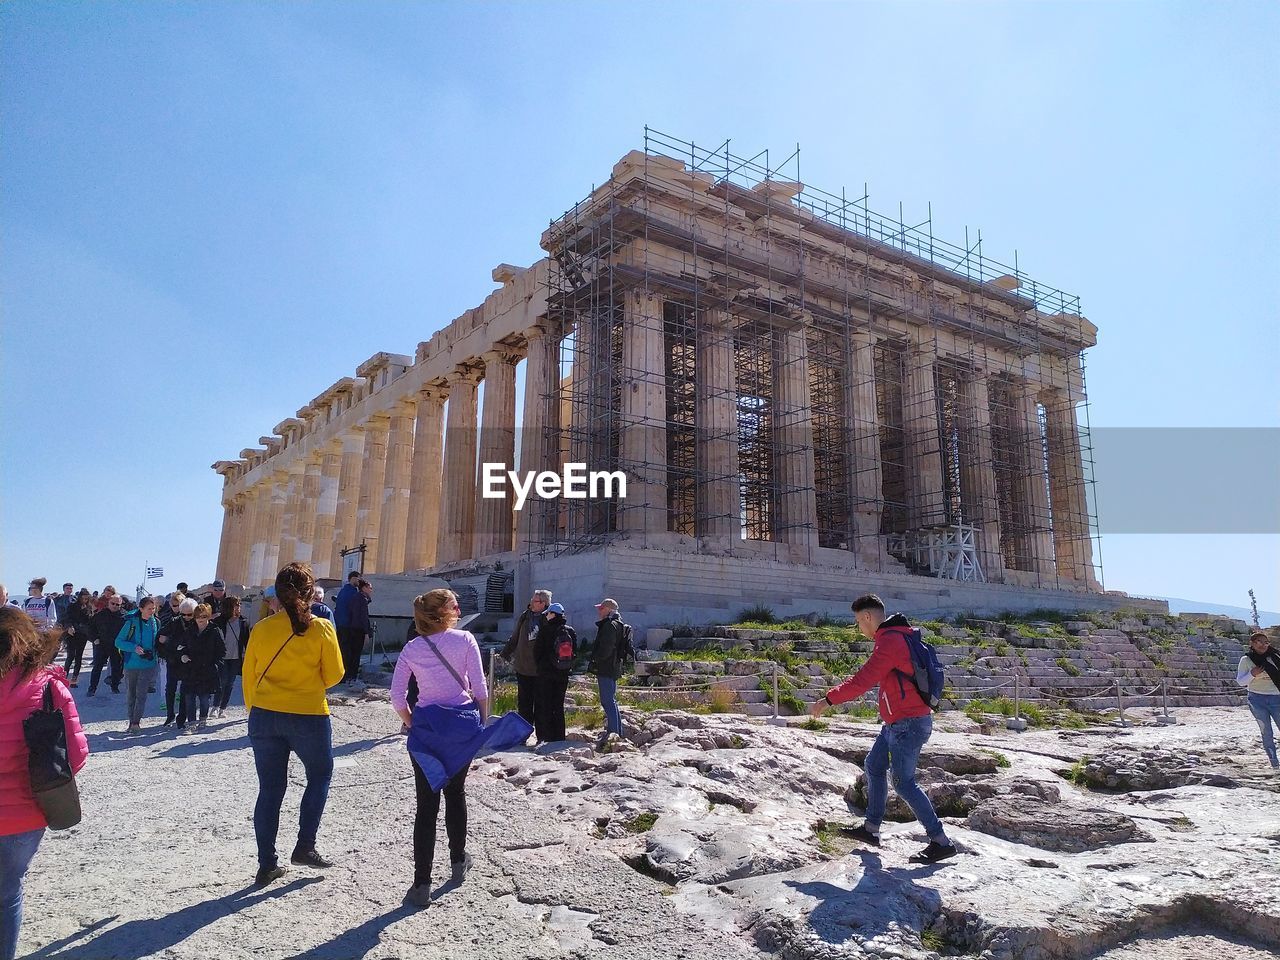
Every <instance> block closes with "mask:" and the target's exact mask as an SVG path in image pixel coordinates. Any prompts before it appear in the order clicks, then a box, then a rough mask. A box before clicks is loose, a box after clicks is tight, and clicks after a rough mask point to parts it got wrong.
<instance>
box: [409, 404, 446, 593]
mask: <svg viewBox="0 0 1280 960" xmlns="http://www.w3.org/2000/svg"><path fill="white" fill-rule="evenodd" d="M448 399H449V390H448V388H447V387H445V386H435V385H432V386H426V387H423V388H422V390H421V392H420V393H419V394H418V418H417V423H416V425H415V432H414V437H413V471H412V475H411V476H410V479H409V519H408V522H407V525H406V526H407V534H406V539H405V548H404V568H405V570H422V569H425V568H426V567H430V566H433V565H434V564H435V562H436V548H437V547H438V545H439V544H438V540H439V537H440V494H441V486H442V484H443V482H444V460H443V457H444V442H443V440H444V437H443V434H444V403H445V401H446V400H448Z"/></svg>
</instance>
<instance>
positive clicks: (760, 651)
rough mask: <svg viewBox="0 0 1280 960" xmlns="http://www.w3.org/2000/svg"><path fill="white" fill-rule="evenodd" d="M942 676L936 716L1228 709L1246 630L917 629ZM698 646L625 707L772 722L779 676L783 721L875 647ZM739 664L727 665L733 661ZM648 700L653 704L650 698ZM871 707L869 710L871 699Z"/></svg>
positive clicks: (765, 636) (985, 624) (821, 643)
mask: <svg viewBox="0 0 1280 960" xmlns="http://www.w3.org/2000/svg"><path fill="white" fill-rule="evenodd" d="M919 626H921V628H922V629H923V630H924V633H925V639H926V640H928V641H929V642H930V643H932V644H933V645H934V646H935V647H936V649H937V651H938V656H939V659H940V660H941V661H942V663H943V665H944V666H945V668H946V672H947V694H948V695H947V697H946V699H945V700H944V704H943V705H944V708H962V707H964V706H965V705H966V704H968V703H969V702H971V701H973V700H975V699H991V698H995V697H1008V698H1010V699H1012V698H1013V696H1014V689H1015V681H1016V686H1017V693H1018V696H1019V697H1020V698H1021V699H1022V700H1023V702H1026V703H1031V704H1035V705H1037V706H1048V707H1057V706H1065V707H1070V708H1073V709H1077V710H1082V711H1083V710H1088V711H1095V712H1101V711H1106V710H1114V709H1116V708H1117V707H1118V706H1119V705H1120V702H1119V701H1118V700H1117V696H1116V685H1117V684H1118V685H1119V691H1120V697H1121V699H1122V700H1123V705H1124V707H1126V708H1132V707H1160V706H1162V705H1164V704H1166V703H1167V705H1168V706H1169V707H1207V706H1236V705H1239V704H1241V703H1242V702H1243V700H1244V693H1243V690H1242V688H1240V687H1239V686H1238V685H1237V684H1236V682H1235V672H1236V665H1237V662H1238V661H1239V658H1240V656H1241V654H1242V652H1243V649H1244V645H1245V638H1246V637H1247V636H1248V633H1249V627H1248V625H1247V624H1245V623H1244V622H1243V621H1239V620H1225V619H1221V618H1216V619H1214V618H1200V617H1197V616H1196V615H1190V616H1183V617H1177V616H1166V615H1157V614H1145V613H1144V614H1143V615H1142V616H1140V617H1126V616H1124V615H1119V614H1112V613H1101V614H1095V615H1092V616H1090V617H1089V619H1081V620H1068V621H1065V622H1049V621H1008V622H1006V621H995V620H979V619H960V620H957V621H954V622H949V623H946V622H937V621H926V622H925V623H923V624H919ZM694 632H695V633H697V634H698V635H697V636H686V637H676V638H672V640H670V641H669V642H668V644H667V646H668V647H669V648H670V652H674V651H681V652H684V653H685V654H686V656H688V655H689V654H691V653H692V655H693V656H695V657H696V652H697V651H699V650H705V651H708V656H707V658H706V659H686V658H681V659H671V658H670V652H668V651H657V652H644V653H643V654H642V656H643V657H644V659H642V660H641V661H640V662H638V663H637V664H636V676H635V678H632V679H630V680H629V681H628V682H627V684H626V685H627V686H632V687H642V688H644V689H638V690H632V691H631V692H630V694H631V696H633V697H636V698H644V697H646V696H652V697H655V698H661V697H663V696H664V694H665V695H676V694H678V695H679V696H682V697H688V698H690V699H692V700H694V701H704V702H705V701H707V700H709V699H712V698H713V697H714V698H717V699H719V701H720V705H721V707H723V706H724V701H725V699H727V698H726V697H725V695H724V694H714V695H713V694H710V693H709V692H708V691H709V690H711V689H713V688H719V689H721V690H726V691H732V701H733V702H732V704H731V705H730V706H729V707H728V709H729V710H732V711H735V712H740V713H746V714H750V715H755V716H761V715H769V714H772V713H773V695H772V686H773V680H772V676H773V671H774V669H775V660H770V659H762V658H765V657H769V656H774V657H775V658H776V660H777V661H781V662H782V663H781V664H780V665H778V667H777V671H778V677H779V688H780V692H781V696H780V698H779V699H780V701H782V702H781V704H780V710H779V712H780V713H782V714H784V715H785V714H792V713H795V712H796V711H795V710H794V709H790V708H788V706H787V704H788V703H790V704H791V707H795V706H796V704H795V703H794V701H793V700H792V698H798V699H799V700H801V701H804V702H806V703H807V702H812V701H813V700H816V699H818V698H819V697H821V696H822V695H823V694H824V693H825V692H826V691H827V690H828V689H830V688H831V687H832V686H834V685H835V684H837V683H839V682H840V681H841V680H843V679H845V677H846V676H848V675H849V673H850V672H852V670H853V669H856V666H857V665H859V664H861V662H862V661H864V660H865V659H866V657H867V655H868V654H869V653H870V650H871V644H870V642H869V641H867V640H865V639H861V638H858V637H857V635H856V634H855V633H853V632H852V631H841V632H838V633H836V634H835V635H834V636H833V632H832V631H819V630H816V629H747V628H740V627H707V628H702V629H700V630H696V631H694ZM731 651H732V652H738V653H739V654H740V655H741V656H740V657H738V658H735V657H734V656H733V653H732V652H731ZM649 691H652V693H649ZM867 702H868V704H870V705H873V704H874V700H873V699H871V698H868V701H867Z"/></svg>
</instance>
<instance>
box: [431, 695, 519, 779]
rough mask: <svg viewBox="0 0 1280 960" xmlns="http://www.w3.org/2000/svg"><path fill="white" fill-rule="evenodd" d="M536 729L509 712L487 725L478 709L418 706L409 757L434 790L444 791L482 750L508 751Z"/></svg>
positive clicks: (437, 705)
mask: <svg viewBox="0 0 1280 960" xmlns="http://www.w3.org/2000/svg"><path fill="white" fill-rule="evenodd" d="M531 733H533V726H532V725H531V724H530V723H529V721H528V720H526V719H525V718H524V717H522V716H520V714H518V713H508V714H504V715H503V716H501V717H499V718H498V719H497V720H496V721H494V722H493V723H491V724H489V726H487V727H486V726H484V725H482V724H481V723H480V711H479V710H478V709H477V708H475V707H446V706H441V705H440V704H436V703H430V704H427V705H426V706H421V707H415V708H414V710H413V723H412V724H411V725H410V727H409V743H408V746H409V756H411V757H413V759H414V760H415V761H416V762H417V764H418V767H419V768H420V769H421V770H422V774H423V776H425V777H426V778H427V783H429V784H431V789H432V790H440V789H442V788H443V787H444V785H445V784H446V783H447V782H448V781H449V779H450V778H451V777H452V776H453V775H454V774H456V773H458V772H459V771H461V770H464V769H465V768H466V767H467V765H468V764H470V763H471V761H472V760H474V759H475V758H476V755H477V754H478V753H480V751H481V750H504V749H506V748H507V747H514V746H516V745H517V744H521V743H524V742H525V740H526V739H528V737H529V734H531Z"/></svg>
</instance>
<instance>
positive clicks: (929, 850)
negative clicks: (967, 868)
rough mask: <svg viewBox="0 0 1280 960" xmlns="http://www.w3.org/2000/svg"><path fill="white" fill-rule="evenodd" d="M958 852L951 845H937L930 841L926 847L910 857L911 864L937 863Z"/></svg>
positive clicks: (935, 842)
mask: <svg viewBox="0 0 1280 960" xmlns="http://www.w3.org/2000/svg"><path fill="white" fill-rule="evenodd" d="M959 852H960V851H959V850H957V849H956V847H955V844H953V843H938V842H937V841H935V840H930V841H929V845H928V846H927V847H925V848H924V849H923V850H921V851H920V852H919V853H917V854H915V855H914V856H912V857H911V862H912V863H937V862H938V861H939V860H946V859H948V858H950V857H954V856H955V855H956V854H957V853H959Z"/></svg>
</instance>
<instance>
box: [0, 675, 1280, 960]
mask: <svg viewBox="0 0 1280 960" xmlns="http://www.w3.org/2000/svg"><path fill="white" fill-rule="evenodd" d="M384 698H385V691H379V690H376V689H372V690H370V691H368V692H366V693H364V694H363V695H361V696H359V697H356V696H336V697H334V698H333V701H334V706H333V717H334V734H335V741H336V750H335V752H336V754H337V758H338V759H337V769H336V770H335V775H334V781H333V788H332V792H331V794H330V798H329V805H328V808H327V811H326V814H325V820H324V824H323V826H322V830H321V838H320V839H321V842H320V844H319V846H320V849H321V851H322V852H323V853H325V854H326V855H328V856H329V857H331V858H332V859H334V860H336V861H337V863H338V865H337V866H335V867H334V868H333V869H332V870H329V871H327V872H324V873H319V872H316V871H310V870H305V869H302V868H293V870H292V871H291V872H290V873H289V875H288V876H287V877H286V878H285V879H284V880H283V881H281V882H279V883H277V884H275V885H274V886H272V887H270V888H268V889H266V890H263V891H255V890H253V889H252V887H251V886H250V882H249V881H250V880H251V877H252V874H253V870H254V866H255V864H254V843H253V831H252V824H251V819H250V816H251V811H252V806H253V799H254V795H255V791H256V782H255V778H254V773H253V764H252V757H251V754H250V752H249V749H248V744H247V740H246V737H245V719H244V711H243V708H236V709H234V710H232V711H229V713H228V717H227V719H225V720H220V721H215V722H214V723H213V724H212V727H211V729H210V730H208V731H207V732H205V733H204V734H201V735H196V736H177V735H174V734H172V733H168V732H162V731H161V730H159V729H158V728H155V727H154V726H148V727H147V728H146V729H145V732H144V734H143V735H142V736H139V737H134V738H127V739H126V738H124V737H122V736H121V734H120V730H121V729H122V727H123V726H124V724H123V723H122V722H121V720H120V719H119V717H120V715H121V713H122V711H123V702H122V699H123V698H122V697H112V696H111V695H110V694H107V696H106V697H103V696H101V695H99V697H97V698H95V699H92V700H85V699H83V698H80V703H81V705H82V709H83V711H84V718H85V721H86V729H87V731H88V733H89V735H90V742H91V748H92V751H93V754H92V756H91V758H90V761H89V765H88V766H87V767H86V769H85V771H84V772H83V774H82V776H81V790H82V795H83V803H84V809H85V818H84V822H83V823H82V824H81V825H80V826H79V827H77V828H75V829H73V830H70V831H64V832H61V833H53V832H50V833H49V834H47V835H46V839H45V842H44V845H43V846H42V848H41V850H40V852H39V854H38V855H37V858H36V861H35V863H34V865H33V867H32V871H31V873H30V874H29V877H28V885H27V922H26V925H25V926H24V929H23V940H22V944H21V946H20V949H19V955H20V956H23V955H30V956H33V957H39V958H44V957H67V958H85V960H88V958H141V957H173V958H206V957H210V956H217V957H223V958H241V957H254V958H277V957H280V958H283V957H305V958H355V957H371V958H372V957H410V956H412V957H427V958H430V957H441V958H444V957H448V958H452V960H465V958H471V957H475V958H485V960H490V958H492V960H498V958H504V957H511V958H523V957H586V956H588V955H590V956H592V957H605V958H626V957H636V958H640V957H646V958H647V957H659V958H679V957H690V958H694V957H697V958H702V957H716V958H734V957H758V956H768V955H775V956H779V957H783V958H787V960H800V958H822V960H836V958H844V957H864V956H875V957H905V958H915V957H921V958H923V957H931V956H936V955H938V954H943V955H960V954H967V955H981V956H986V957H992V958H1025V960H1039V958H1051V957H1063V958H1068V957H1069V958H1094V957H1102V958H1106V960H1122V958H1123V960H1128V958H1131V957H1132V958H1137V957H1141V958H1142V960H1164V958H1169V960H1172V958H1190V957H1206V956H1212V957H1215V958H1242V960H1243V958H1255V957H1263V956H1274V955H1275V951H1276V950H1278V949H1280V898H1278V897H1277V893H1280V882H1278V881H1280V778H1277V777H1275V776H1273V775H1272V774H1270V772H1269V770H1268V769H1267V768H1266V766H1265V763H1264V762H1263V760H1262V754H1261V750H1260V747H1259V745H1258V742H1257V740H1258V737H1257V728H1256V726H1255V725H1254V723H1253V721H1252V719H1251V718H1250V717H1249V716H1248V714H1247V713H1246V712H1245V711H1243V710H1240V709H1221V708H1220V709H1212V708H1210V709H1202V710H1190V709H1187V710H1181V711H1178V716H1179V719H1180V720H1181V721H1182V722H1181V723H1179V724H1178V725H1176V726H1172V727H1158V726H1154V725H1150V726H1134V727H1130V728H1129V729H1124V730H1120V729H1113V728H1099V729H1090V730H1070V731H1060V732H1059V731H1048V730H1044V731H1029V732H1025V733H1021V734H1015V733H1010V732H1007V731H1005V730H1003V729H992V728H985V729H984V728H980V727H978V726H977V725H976V724H974V723H973V722H972V721H970V720H968V719H967V718H966V717H964V716H963V715H961V714H943V715H942V719H941V721H940V722H939V723H938V726H937V732H935V735H934V739H933V740H932V741H931V743H930V745H929V748H927V750H926V753H925V756H924V758H923V761H922V766H923V768H924V769H923V770H922V775H921V781H922V783H923V784H924V785H925V786H926V789H927V790H928V791H929V792H930V794H931V795H932V796H934V798H935V802H936V803H937V804H938V805H939V808H940V810H941V811H942V812H944V813H945V814H946V822H947V825H948V831H949V832H950V834H951V836H952V837H953V838H954V839H955V840H956V841H957V843H958V844H959V846H960V847H961V849H962V850H963V852H964V855H963V856H961V857H958V858H956V859H955V860H952V861H950V862H947V863H944V864H939V865H932V866H922V865H917V864H912V863H909V861H908V857H909V855H910V854H912V853H913V852H915V851H916V849H918V848H919V846H920V845H921V843H922V842H923V836H922V835H921V831H920V830H919V829H918V827H917V826H916V825H915V824H914V823H911V822H893V823H889V824H887V825H886V833H885V837H884V843H883V845H882V846H881V847H880V849H878V850H868V849H865V848H854V847H853V845H852V844H851V842H849V841H847V840H845V839H844V838H843V837H842V836H841V834H840V831H839V827H840V825H843V824H851V823H856V822H858V819H859V815H858V811H857V810H856V807H855V806H853V805H855V804H856V803H857V802H858V801H859V799H860V796H861V794H860V784H859V782H858V779H859V775H860V770H859V767H858V764H859V763H860V762H861V760H862V759H863V757H865V754H866V751H867V749H868V747H869V746H870V743H871V740H872V738H873V737H874V734H875V732H876V727H875V726H874V725H872V724H870V723H857V722H852V721H841V722H833V723H831V724H830V725H828V726H827V728H826V729H824V730H807V729H801V728H799V727H796V726H792V727H790V728H787V727H776V726H770V725H767V724H765V723H764V722H762V721H758V720H752V719H749V718H746V717H741V716H729V715H724V716H721V715H709V716H704V715H694V714H685V713H679V712H674V711H671V712H661V713H653V714H648V715H645V714H640V713H631V714H628V715H627V720H628V723H629V726H630V729H631V732H632V734H633V740H634V741H635V742H634V743H626V744H623V745H622V746H620V747H619V748H618V749H617V750H616V751H614V752H611V753H607V754H600V753H596V752H594V751H593V750H592V749H591V748H590V746H588V745H586V744H583V743H580V742H572V741H571V742H569V743H567V744H562V745H558V746H557V747H556V748H553V749H547V748H543V749H541V750H539V751H532V750H526V751H520V752H514V753H504V754H498V755H493V756H489V757H486V758H483V759H481V760H479V761H478V762H477V763H476V764H475V766H474V768H473V772H472V774H471V776H470V778H469V780H468V797H469V802H470V820H471V840H470V847H469V849H470V850H471V852H472V853H473V855H474V857H475V867H474V869H473V870H472V871H471V873H470V874H469V875H468V876H467V878H466V880H465V882H464V883H462V884H461V885H460V886H457V887H451V886H450V885H447V884H443V879H444V878H443V876H442V877H441V878H440V880H439V881H438V883H441V886H440V887H439V888H438V890H437V899H436V902H435V903H433V905H432V906H431V907H430V908H429V909H427V910H425V911H418V910H414V909H410V908H409V907H406V906H404V905H403V904H402V902H401V898H402V896H403V894H404V892H405V890H406V889H407V887H408V885H409V881H410V878H411V863H410V847H411V839H410V827H411V817H412V810H413V781H412V777H411V774H410V768H409V762H408V759H407V755H406V753H405V750H404V741H403V739H402V738H401V737H400V736H399V734H398V728H399V722H398V720H397V719H396V718H395V716H394V715H393V714H392V712H391V710H390V708H389V707H388V706H387V705H386V703H385V702H383V701H384ZM153 699H154V698H153ZM793 722H794V721H793ZM148 723H149V724H155V723H158V721H156V720H149V721H148ZM583 736H586V734H583ZM1064 773H1068V774H1071V776H1072V777H1073V778H1074V780H1078V781H1079V782H1080V783H1082V784H1085V783H1093V784H1095V785H1096V788H1090V787H1087V786H1081V785H1077V784H1076V783H1075V782H1072V781H1069V780H1068V779H1066V778H1064V776H1063V774H1064ZM300 785H301V770H300V768H297V767H296V765H295V770H294V772H293V785H292V786H291V788H290V795H289V797H288V798H287V800H286V804H285V812H284V817H283V821H282V825H283V829H282V831H281V836H282V842H281V848H282V851H283V852H284V853H285V854H286V855H287V853H288V851H289V849H290V847H291V841H292V833H291V826H292V824H294V823H296V816H297V803H298V798H299V795H300V792H301V791H300ZM894 809H896V806H894V807H891V815H892V813H893V811H894ZM899 813H901V811H899ZM441 826H442V828H443V824H442V825H441ZM441 843H442V844H443V829H441ZM440 856H441V858H442V859H446V858H445V855H444V852H443V847H442V848H441V853H440Z"/></svg>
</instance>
